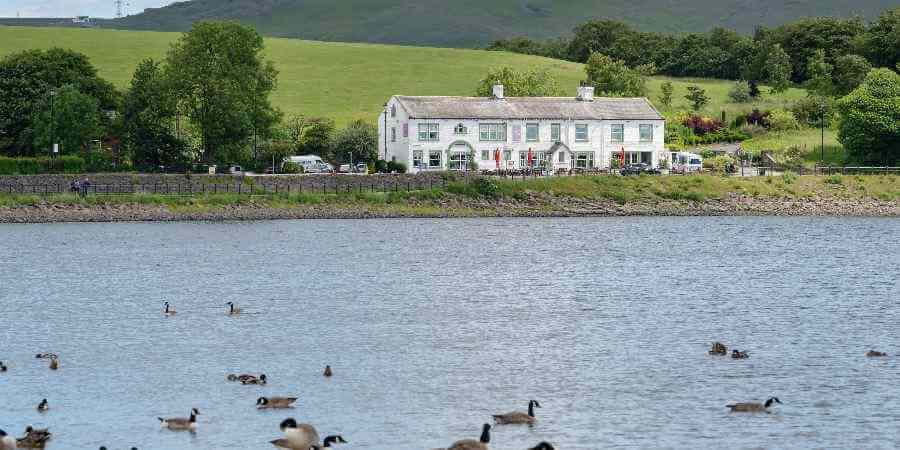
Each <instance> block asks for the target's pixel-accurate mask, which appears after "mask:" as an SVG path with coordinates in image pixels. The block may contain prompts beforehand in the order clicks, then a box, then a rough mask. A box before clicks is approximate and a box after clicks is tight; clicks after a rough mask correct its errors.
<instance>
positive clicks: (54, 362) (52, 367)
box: [50, 358, 59, 370]
mask: <svg viewBox="0 0 900 450" xmlns="http://www.w3.org/2000/svg"><path fill="white" fill-rule="evenodd" d="M57 369H59V358H53V359H51V360H50V370H57Z"/></svg>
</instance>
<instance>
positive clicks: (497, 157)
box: [494, 147, 500, 169]
mask: <svg viewBox="0 0 900 450" xmlns="http://www.w3.org/2000/svg"><path fill="white" fill-rule="evenodd" d="M494 161H496V162H497V168H498V169H499V168H500V148H499V147H497V150H494Z"/></svg>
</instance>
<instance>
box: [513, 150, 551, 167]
mask: <svg viewBox="0 0 900 450" xmlns="http://www.w3.org/2000/svg"><path fill="white" fill-rule="evenodd" d="M533 155H534V156H533V158H534V159H533V162H532V164H533V165H534V167H542V166H543V165H544V161H546V160H547V154H546V153H544V152H534V153H533ZM519 167H528V152H519Z"/></svg>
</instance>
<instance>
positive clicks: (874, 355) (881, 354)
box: [866, 350, 888, 358]
mask: <svg viewBox="0 0 900 450" xmlns="http://www.w3.org/2000/svg"><path fill="white" fill-rule="evenodd" d="M887 355H888V354H887V353H885V352H877V351H875V350H869V351H867V352H866V356H867V357H869V358H883V357H885V356H887Z"/></svg>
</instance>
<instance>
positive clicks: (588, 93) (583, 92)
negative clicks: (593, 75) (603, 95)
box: [576, 85, 594, 102]
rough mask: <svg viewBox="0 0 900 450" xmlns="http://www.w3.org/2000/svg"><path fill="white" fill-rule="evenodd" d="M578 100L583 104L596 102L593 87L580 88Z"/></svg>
mask: <svg viewBox="0 0 900 450" xmlns="http://www.w3.org/2000/svg"><path fill="white" fill-rule="evenodd" d="M576 98H577V99H578V100H581V101H583V102H592V101H594V87H593V86H584V85H582V86H578V97H576Z"/></svg>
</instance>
